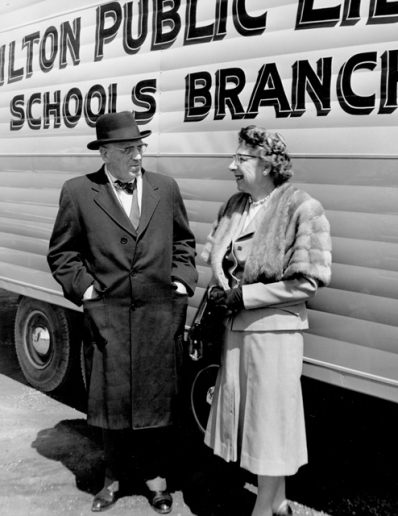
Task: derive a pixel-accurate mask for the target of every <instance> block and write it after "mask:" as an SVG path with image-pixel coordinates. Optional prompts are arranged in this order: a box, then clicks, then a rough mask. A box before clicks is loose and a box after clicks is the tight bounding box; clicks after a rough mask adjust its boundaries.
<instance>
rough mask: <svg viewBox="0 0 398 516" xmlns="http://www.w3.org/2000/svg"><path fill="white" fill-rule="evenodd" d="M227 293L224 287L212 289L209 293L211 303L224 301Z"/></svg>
mask: <svg viewBox="0 0 398 516" xmlns="http://www.w3.org/2000/svg"><path fill="white" fill-rule="evenodd" d="M226 295H227V293H226V292H225V290H224V289H223V288H222V287H212V288H211V290H210V292H209V302H210V303H215V302H216V301H219V300H220V299H224V298H225V297H226Z"/></svg>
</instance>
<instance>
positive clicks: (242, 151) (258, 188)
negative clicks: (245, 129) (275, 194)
mask: <svg viewBox="0 0 398 516" xmlns="http://www.w3.org/2000/svg"><path fill="white" fill-rule="evenodd" d="M261 151H262V149H258V148H254V147H251V146H250V145H246V144H245V143H244V142H240V143H239V147H238V148H237V150H236V154H235V157H234V159H233V161H232V163H231V164H230V166H229V169H230V171H231V172H232V173H233V174H234V176H235V180H236V184H237V187H238V190H239V191H240V192H244V193H248V194H250V196H251V197H252V199H253V200H254V201H256V200H259V199H262V198H263V197H265V196H266V195H268V193H269V191H270V189H271V190H272V189H273V184H272V180H271V179H270V177H269V175H268V166H267V162H265V161H263V160H262V159H261V158H260V156H261V153H262V152H261ZM271 187H272V188H271Z"/></svg>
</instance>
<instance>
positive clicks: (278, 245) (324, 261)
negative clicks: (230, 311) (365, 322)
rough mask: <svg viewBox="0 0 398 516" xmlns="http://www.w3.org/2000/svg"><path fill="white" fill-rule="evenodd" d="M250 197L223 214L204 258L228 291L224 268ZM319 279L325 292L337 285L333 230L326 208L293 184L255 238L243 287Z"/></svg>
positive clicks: (274, 202) (239, 198)
mask: <svg viewBox="0 0 398 516" xmlns="http://www.w3.org/2000/svg"><path fill="white" fill-rule="evenodd" d="M247 197H248V196H247V194H242V193H238V194H235V195H234V196H232V197H231V199H230V200H229V201H228V202H227V203H226V204H225V205H224V206H222V208H221V209H220V212H219V216H218V218H217V220H216V222H215V223H214V226H213V230H212V232H211V233H210V235H209V237H208V240H207V242H206V244H205V246H204V249H203V252H202V259H203V260H204V261H206V262H207V263H209V264H211V266H212V269H213V274H214V276H215V278H216V279H217V281H218V283H219V284H220V285H221V286H223V287H224V288H228V279H227V278H226V277H225V274H224V271H223V268H222V262H223V259H224V256H225V254H226V252H227V250H228V248H229V246H230V244H231V240H232V235H233V234H234V231H235V230H236V228H237V226H238V224H239V220H240V217H241V216H242V214H243V212H244V210H245V207H246V203H247ZM295 277H307V278H313V279H316V280H317V281H318V284H319V286H326V285H328V284H329V282H330V279H331V239H330V226H329V222H328V220H327V218H326V216H325V212H324V209H323V207H322V205H321V204H320V203H319V202H318V201H317V200H316V199H313V198H312V197H311V196H310V195H309V194H307V193H306V192H304V191H302V190H298V189H296V188H295V187H293V186H292V185H290V184H289V183H284V184H283V185H281V186H279V187H278V188H276V190H275V191H274V193H273V195H272V196H271V198H270V201H269V203H268V204H267V206H266V207H264V213H263V216H262V221H261V224H260V227H259V228H258V230H257V232H256V234H255V235H254V238H253V245H252V248H251V251H250V253H249V255H248V258H247V261H246V264H245V268H244V274H243V282H244V283H246V284H250V283H256V282H259V281H260V282H263V283H272V282H275V281H281V280H288V279H292V278H295Z"/></svg>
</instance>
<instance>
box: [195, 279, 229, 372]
mask: <svg viewBox="0 0 398 516" xmlns="http://www.w3.org/2000/svg"><path fill="white" fill-rule="evenodd" d="M223 319H224V318H223V317H222V316H220V313H217V311H216V310H215V308H214V306H212V303H211V302H210V301H209V287H208V288H207V289H206V291H205V293H204V295H203V297H202V300H201V302H200V304H199V307H198V309H197V311H196V314H195V316H194V318H193V321H192V325H191V328H190V329H189V330H188V335H187V340H188V352H189V356H190V357H191V359H192V360H195V361H197V360H200V359H201V358H203V357H205V358H206V360H209V361H212V362H216V363H219V360H220V352H221V345H222V340H223V335H224V329H225V328H224V324H223Z"/></svg>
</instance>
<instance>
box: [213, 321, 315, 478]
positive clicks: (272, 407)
mask: <svg viewBox="0 0 398 516" xmlns="http://www.w3.org/2000/svg"><path fill="white" fill-rule="evenodd" d="M302 363H303V336H302V333H301V332H299V331H284V332H282V331H279V332H248V331H245V332H242V331H230V330H226V333H225V339H224V347H223V354H222V359H221V367H220V371H219V374H218V377H217V383H216V388H215V392H214V397H213V401H212V406H211V411H210V416H209V421H208V424H207V429H206V435H205V443H206V444H207V445H208V446H210V447H211V448H213V450H214V453H215V454H216V455H219V456H220V457H222V458H223V459H224V460H226V461H228V462H229V461H237V460H238V459H240V465H241V467H242V468H244V469H246V470H248V471H250V472H251V473H254V474H257V475H268V476H285V475H294V474H295V473H296V472H297V470H298V469H299V467H300V466H302V465H303V464H306V463H307V461H308V456H307V442H306V435H305V422H304V410H303V399H302V393H301V384H300V376H301V372H302Z"/></svg>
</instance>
